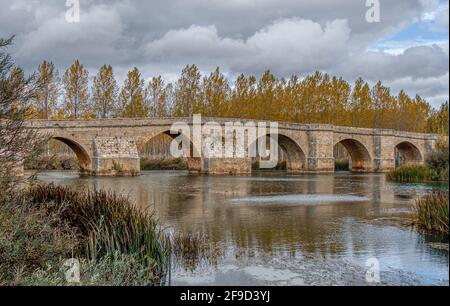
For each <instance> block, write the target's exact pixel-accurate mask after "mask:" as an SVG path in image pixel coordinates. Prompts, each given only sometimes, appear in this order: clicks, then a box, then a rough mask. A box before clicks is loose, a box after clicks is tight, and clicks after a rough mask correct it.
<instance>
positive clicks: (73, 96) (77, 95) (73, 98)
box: [63, 60, 90, 119]
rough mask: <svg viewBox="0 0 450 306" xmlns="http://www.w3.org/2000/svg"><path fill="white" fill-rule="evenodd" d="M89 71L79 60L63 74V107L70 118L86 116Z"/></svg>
mask: <svg viewBox="0 0 450 306" xmlns="http://www.w3.org/2000/svg"><path fill="white" fill-rule="evenodd" d="M88 77H89V73H88V71H87V70H86V69H85V68H84V66H83V65H82V64H80V61H79V60H76V61H75V63H74V64H73V65H72V66H71V67H70V68H69V69H67V71H66V72H65V74H64V78H63V84H64V92H65V97H64V105H63V106H64V109H65V111H66V113H67V116H68V117H69V118H71V119H78V118H82V117H87V116H89V115H90V113H89V110H90V109H89V91H88Z"/></svg>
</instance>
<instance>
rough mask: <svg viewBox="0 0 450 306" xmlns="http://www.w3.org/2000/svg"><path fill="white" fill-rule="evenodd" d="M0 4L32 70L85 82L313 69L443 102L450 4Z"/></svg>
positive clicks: (18, 54)
mask: <svg viewBox="0 0 450 306" xmlns="http://www.w3.org/2000/svg"><path fill="white" fill-rule="evenodd" d="M79 2H80V8H81V10H80V22H79V23H69V22H67V19H66V12H67V10H68V8H67V7H66V0H0V37H8V36H10V35H12V34H16V35H17V38H16V40H15V45H14V47H13V48H11V49H10V51H11V53H12V54H13V56H14V57H15V58H16V61H17V63H18V64H19V65H20V66H22V67H24V68H25V69H26V70H27V71H28V72H31V71H33V70H35V69H36V67H37V65H38V64H39V63H40V62H42V61H43V60H44V59H46V60H50V61H53V62H54V63H55V64H56V65H57V66H58V68H59V70H60V71H61V72H62V71H64V70H65V69H66V68H67V67H68V66H69V65H70V64H71V63H72V62H73V61H74V60H75V59H77V58H78V59H80V60H81V61H82V63H83V64H85V66H86V67H87V68H88V69H89V71H90V73H91V76H92V75H94V74H95V73H96V70H97V69H98V68H99V67H100V66H101V65H103V64H111V65H113V67H114V69H115V72H116V74H117V77H118V79H119V81H122V80H123V79H124V76H125V75H126V72H127V71H128V70H130V69H131V68H133V67H135V66H136V67H138V68H139V69H140V70H141V72H142V74H143V76H144V77H145V78H150V77H152V76H155V75H162V76H163V77H164V78H165V79H166V80H168V81H173V80H174V79H176V77H177V76H178V75H179V73H180V71H181V69H182V68H183V67H184V66H185V65H186V64H196V65H197V66H198V67H199V68H200V69H201V71H202V72H203V73H208V72H210V71H212V70H213V69H214V68H215V67H216V66H220V67H221V69H222V70H223V72H224V73H225V74H226V75H227V77H228V78H229V79H230V80H233V79H234V77H235V76H236V75H237V74H238V73H241V72H244V73H246V74H260V73H261V72H263V71H264V70H267V69H269V70H271V71H272V72H273V73H275V74H276V75H277V76H279V77H288V76H290V75H291V74H294V73H295V74H300V75H302V76H304V75H306V74H308V73H311V72H313V71H315V70H321V71H325V72H329V73H332V74H335V75H338V76H342V77H344V78H345V79H347V80H348V81H350V82H352V81H353V80H355V79H356V78H357V77H363V78H364V79H366V80H368V81H371V82H375V81H377V80H382V81H383V82H384V83H385V84H387V85H389V86H391V87H392V89H393V90H394V91H395V92H397V91H398V90H400V89H405V90H406V91H407V92H408V93H409V94H411V95H415V94H416V93H418V94H420V95H422V96H423V97H425V98H427V99H428V100H429V101H430V102H431V103H432V104H433V105H439V104H440V103H441V102H443V101H445V100H448V96H449V70H448V64H449V42H448V20H449V17H448V9H449V8H448V1H443V0H379V3H380V9H381V10H380V22H374V23H369V22H367V20H366V12H367V10H368V9H369V8H368V7H366V0H321V1H317V0H227V1H224V0H151V1H146V0H121V1H119V0H79Z"/></svg>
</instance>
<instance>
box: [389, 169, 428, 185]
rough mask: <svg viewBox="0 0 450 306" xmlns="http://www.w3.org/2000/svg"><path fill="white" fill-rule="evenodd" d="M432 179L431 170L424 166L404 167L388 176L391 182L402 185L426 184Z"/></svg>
mask: <svg viewBox="0 0 450 306" xmlns="http://www.w3.org/2000/svg"><path fill="white" fill-rule="evenodd" d="M432 177H433V175H432V172H431V171H430V169H429V168H427V167H425V166H422V165H404V166H401V167H398V168H397V169H394V170H392V171H391V172H389V173H388V174H387V178H388V179H389V180H391V181H395V182H401V183H417V182H426V181H431V180H432Z"/></svg>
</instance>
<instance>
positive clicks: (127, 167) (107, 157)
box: [82, 137, 141, 176]
mask: <svg viewBox="0 0 450 306" xmlns="http://www.w3.org/2000/svg"><path fill="white" fill-rule="evenodd" d="M82 174H87V175H92V176H139V175H141V160H140V157H139V154H138V151H137V146H136V143H135V140H134V139H132V138H124V137H104V138H95V139H94V158H93V160H92V165H91V169H86V170H85V171H82Z"/></svg>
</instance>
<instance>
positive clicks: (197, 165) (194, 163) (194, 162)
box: [138, 129, 201, 172]
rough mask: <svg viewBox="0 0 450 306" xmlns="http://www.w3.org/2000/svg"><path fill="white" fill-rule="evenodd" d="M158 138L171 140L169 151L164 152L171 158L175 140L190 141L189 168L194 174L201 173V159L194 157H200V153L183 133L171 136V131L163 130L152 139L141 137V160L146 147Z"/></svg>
mask: <svg viewBox="0 0 450 306" xmlns="http://www.w3.org/2000/svg"><path fill="white" fill-rule="evenodd" d="M158 137H165V138H166V139H168V140H170V142H168V143H167V150H165V151H166V152H164V153H165V155H164V157H171V156H170V143H171V142H172V140H174V139H175V138H179V137H181V139H182V140H183V141H189V143H190V157H189V158H186V163H187V167H188V169H189V171H192V172H199V171H200V170H201V158H200V157H194V156H198V152H199V151H197V149H196V147H195V146H194V144H193V142H192V141H191V139H190V137H189V136H187V135H185V134H182V133H178V134H171V133H170V129H162V130H160V131H157V132H156V133H153V135H152V136H150V137H141V141H139V142H138V152H139V154H140V157H141V158H142V157H143V151H144V148H145V146H146V145H147V144H149V143H150V142H152V141H153V140H155V139H157V138H158ZM180 145H181V144H180ZM161 157H163V156H161Z"/></svg>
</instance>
